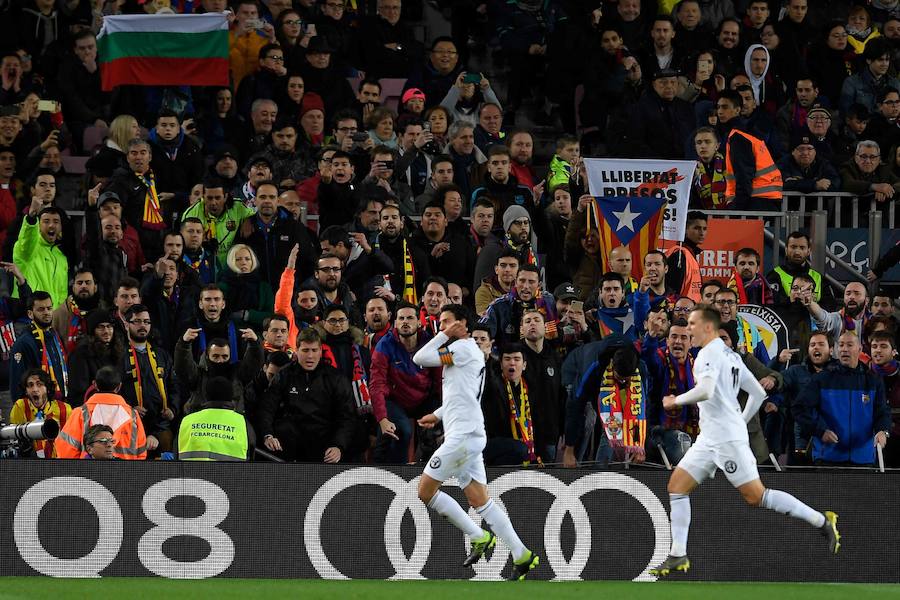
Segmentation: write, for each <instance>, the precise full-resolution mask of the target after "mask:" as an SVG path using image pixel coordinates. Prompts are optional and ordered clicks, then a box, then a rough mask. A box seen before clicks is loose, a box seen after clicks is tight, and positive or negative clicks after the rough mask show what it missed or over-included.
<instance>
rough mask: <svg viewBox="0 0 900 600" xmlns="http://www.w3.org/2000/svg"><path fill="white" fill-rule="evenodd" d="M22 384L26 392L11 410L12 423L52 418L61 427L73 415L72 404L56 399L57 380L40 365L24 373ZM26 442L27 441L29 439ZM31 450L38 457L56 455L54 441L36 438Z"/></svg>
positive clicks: (17, 423)
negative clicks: (40, 367)
mask: <svg viewBox="0 0 900 600" xmlns="http://www.w3.org/2000/svg"><path fill="white" fill-rule="evenodd" d="M20 387H21V388H22V389H23V390H24V395H22V396H21V397H19V398H18V399H17V400H16V401H15V403H14V404H13V406H12V410H10V412H9V423H10V425H22V424H25V423H30V422H32V421H35V420H44V419H52V420H54V421H56V422H57V423H58V424H59V426H60V428H62V427H64V426H65V424H66V420H67V418H68V417H69V416H70V415H71V414H72V407H71V406H69V405H68V404H66V403H65V402H63V401H62V400H61V399H59V398H55V397H54V394H55V392H56V382H54V381H53V378H52V377H50V375H48V374H47V373H46V372H44V371H42V370H41V369H39V368H31V369H28V370H27V371H26V372H25V373H24V374H23V375H22V381H21V382H20ZM26 443H27V442H26ZM32 449H33V451H34V456H35V457H36V458H56V450H55V449H54V446H53V440H35V441H34V442H32Z"/></svg>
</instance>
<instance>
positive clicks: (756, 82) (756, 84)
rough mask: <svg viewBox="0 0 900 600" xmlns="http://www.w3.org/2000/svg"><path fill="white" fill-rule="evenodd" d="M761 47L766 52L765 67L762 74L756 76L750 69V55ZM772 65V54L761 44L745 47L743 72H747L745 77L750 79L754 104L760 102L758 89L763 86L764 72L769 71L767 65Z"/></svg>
mask: <svg viewBox="0 0 900 600" xmlns="http://www.w3.org/2000/svg"><path fill="white" fill-rule="evenodd" d="M757 49H761V50H763V51H764V52H765V53H766V68H765V70H764V71H763V73H762V75H760V76H759V77H757V76H756V75H754V74H753V72H752V71H751V70H750V56H751V55H752V54H753V51H754V50H757ZM771 66H772V56H771V55H770V54H769V49H768V48H766V47H765V46H763V45H762V44H753V45H752V46H750V47H749V48H747V52H746V53H745V54H744V72H745V73H747V78H748V79H749V80H750V87H752V88H753V97H754V98H755V99H756V104H757V105H759V104H762V101H761V100H760V97H759V96H760V89H761V88H762V86H763V82H764V81H765V79H766V73H768V72H769V67H771Z"/></svg>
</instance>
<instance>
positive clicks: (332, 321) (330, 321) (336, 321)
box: [325, 317, 349, 325]
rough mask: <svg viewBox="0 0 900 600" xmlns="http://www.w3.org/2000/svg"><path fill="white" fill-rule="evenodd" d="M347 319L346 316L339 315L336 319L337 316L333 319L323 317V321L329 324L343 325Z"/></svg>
mask: <svg viewBox="0 0 900 600" xmlns="http://www.w3.org/2000/svg"><path fill="white" fill-rule="evenodd" d="M348 320H349V319H347V317H341V318H339V319H338V318H335V319H325V322H326V323H328V324H329V325H343V324H344V323H346V322H347V321H348Z"/></svg>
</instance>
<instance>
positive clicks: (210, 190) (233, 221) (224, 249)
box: [182, 176, 253, 264]
mask: <svg viewBox="0 0 900 600" xmlns="http://www.w3.org/2000/svg"><path fill="white" fill-rule="evenodd" d="M252 215H253V209H251V208H248V207H247V206H246V205H245V204H244V203H243V202H236V201H235V199H234V197H233V196H232V195H231V188H230V187H229V185H228V184H226V183H225V181H224V180H222V179H220V178H219V177H213V176H210V177H207V178H206V180H205V181H204V182H203V197H202V198H200V201H199V202H197V203H195V204H192V205H191V206H190V207H189V208H188V209H187V210H186V211H184V215H183V216H182V219H183V220H187V219H199V220H200V225H201V226H202V227H203V233H204V237H205V239H206V240H207V241H212V240H215V241H216V243H217V246H218V251H217V253H216V256H217V257H218V259H219V261H220V262H221V263H222V264H224V263H225V260H226V257H227V256H228V250H229V249H230V248H231V246H232V245H234V238H235V237H236V236H237V230H238V227H239V226H240V224H241V223H242V222H243V221H244V219H246V218H248V217H250V216H252Z"/></svg>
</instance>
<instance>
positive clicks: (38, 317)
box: [9, 290, 69, 400]
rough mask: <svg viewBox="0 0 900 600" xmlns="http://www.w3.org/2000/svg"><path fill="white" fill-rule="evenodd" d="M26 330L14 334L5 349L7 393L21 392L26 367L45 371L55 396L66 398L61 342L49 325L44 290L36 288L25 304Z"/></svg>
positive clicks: (49, 307) (50, 319)
mask: <svg viewBox="0 0 900 600" xmlns="http://www.w3.org/2000/svg"><path fill="white" fill-rule="evenodd" d="M28 319H29V320H30V321H31V323H30V329H29V330H28V331H26V332H24V333H21V334H19V335H18V336H17V338H16V341H15V343H14V344H13V345H12V348H10V350H9V355H10V357H11V359H12V360H10V361H9V382H10V383H9V385H10V387H9V393H10V396H11V397H12V398H21V397H22V396H24V394H25V388H24V387H23V382H24V380H23V379H22V377H23V375H24V373H25V372H26V371H28V370H29V369H35V368H37V369H42V370H44V371H46V372H47V373H48V374H49V375H50V377H51V379H52V380H53V382H54V383H55V386H54V392H53V393H54V394H55V397H56V398H57V399H59V400H62V399H65V398H67V397H68V394H69V390H68V368H67V365H66V352H65V345H64V344H63V341H62V338H60V336H59V334H58V333H57V332H56V330H55V329H54V328H53V299H52V298H51V297H50V294H48V293H47V292H44V291H41V290H36V291H35V292H34V293H32V294H31V300H30V303H29V304H28Z"/></svg>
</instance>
